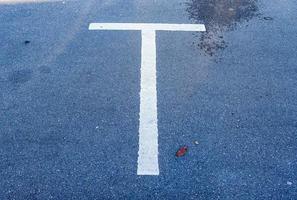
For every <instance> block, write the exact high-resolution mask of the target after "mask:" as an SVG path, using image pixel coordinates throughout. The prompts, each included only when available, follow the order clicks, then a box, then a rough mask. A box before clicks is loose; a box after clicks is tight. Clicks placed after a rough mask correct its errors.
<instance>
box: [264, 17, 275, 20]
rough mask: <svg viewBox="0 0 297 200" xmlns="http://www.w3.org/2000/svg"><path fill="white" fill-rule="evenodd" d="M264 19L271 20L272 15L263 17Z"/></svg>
mask: <svg viewBox="0 0 297 200" xmlns="http://www.w3.org/2000/svg"><path fill="white" fill-rule="evenodd" d="M263 19H264V20H273V18H272V17H263Z"/></svg>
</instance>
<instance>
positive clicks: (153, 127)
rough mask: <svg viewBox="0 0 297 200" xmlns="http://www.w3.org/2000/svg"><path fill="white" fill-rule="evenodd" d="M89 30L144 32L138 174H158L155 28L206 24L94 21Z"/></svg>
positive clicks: (179, 28)
mask: <svg viewBox="0 0 297 200" xmlns="http://www.w3.org/2000/svg"><path fill="white" fill-rule="evenodd" d="M89 30H139V31H141V37H142V45H141V89H140V113H139V116H140V118H139V151H138V166H137V175H159V163H158V111H157V86H156V85H157V76H156V62H157V61H156V31H158V30H159V31H205V30H206V29H205V26H204V25H203V24H150V23H139V24H138V23H91V24H90V26H89Z"/></svg>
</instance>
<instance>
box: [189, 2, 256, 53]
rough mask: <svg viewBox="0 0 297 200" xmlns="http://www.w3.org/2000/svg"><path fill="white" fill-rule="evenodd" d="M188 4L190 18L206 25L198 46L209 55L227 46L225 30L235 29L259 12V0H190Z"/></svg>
mask: <svg viewBox="0 0 297 200" xmlns="http://www.w3.org/2000/svg"><path fill="white" fill-rule="evenodd" d="M187 6H188V7H187V12H188V13H189V18H190V19H191V20H194V21H195V22H197V23H204V24H205V25H206V29H207V31H206V32H205V33H202V35H201V38H200V41H199V43H198V47H199V48H200V49H202V50H203V51H204V52H205V54H207V55H209V56H213V55H214V54H215V53H216V52H217V51H218V50H220V49H225V48H226V47H227V42H226V41H225V40H224V36H223V33H224V32H225V31H230V30H235V28H236V25H237V24H238V23H242V22H246V21H249V20H250V19H252V18H253V17H255V16H257V15H258V14H259V13H258V6H257V0H231V1H229V0H223V1H217V0H190V1H189V2H188V3H187Z"/></svg>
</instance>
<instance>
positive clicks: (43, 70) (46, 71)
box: [38, 65, 52, 74]
mask: <svg viewBox="0 0 297 200" xmlns="http://www.w3.org/2000/svg"><path fill="white" fill-rule="evenodd" d="M38 70H39V72H40V73H42V74H49V73H51V72H52V70H51V68H50V67H48V66H45V65H43V66H40V67H39V68H38Z"/></svg>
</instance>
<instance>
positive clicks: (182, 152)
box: [175, 146, 188, 157]
mask: <svg viewBox="0 0 297 200" xmlns="http://www.w3.org/2000/svg"><path fill="white" fill-rule="evenodd" d="M187 151H188V147H187V146H183V147H181V148H180V149H179V150H178V151H177V152H176V154H175V156H176V157H181V156H184V155H185V154H186V153H187Z"/></svg>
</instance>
